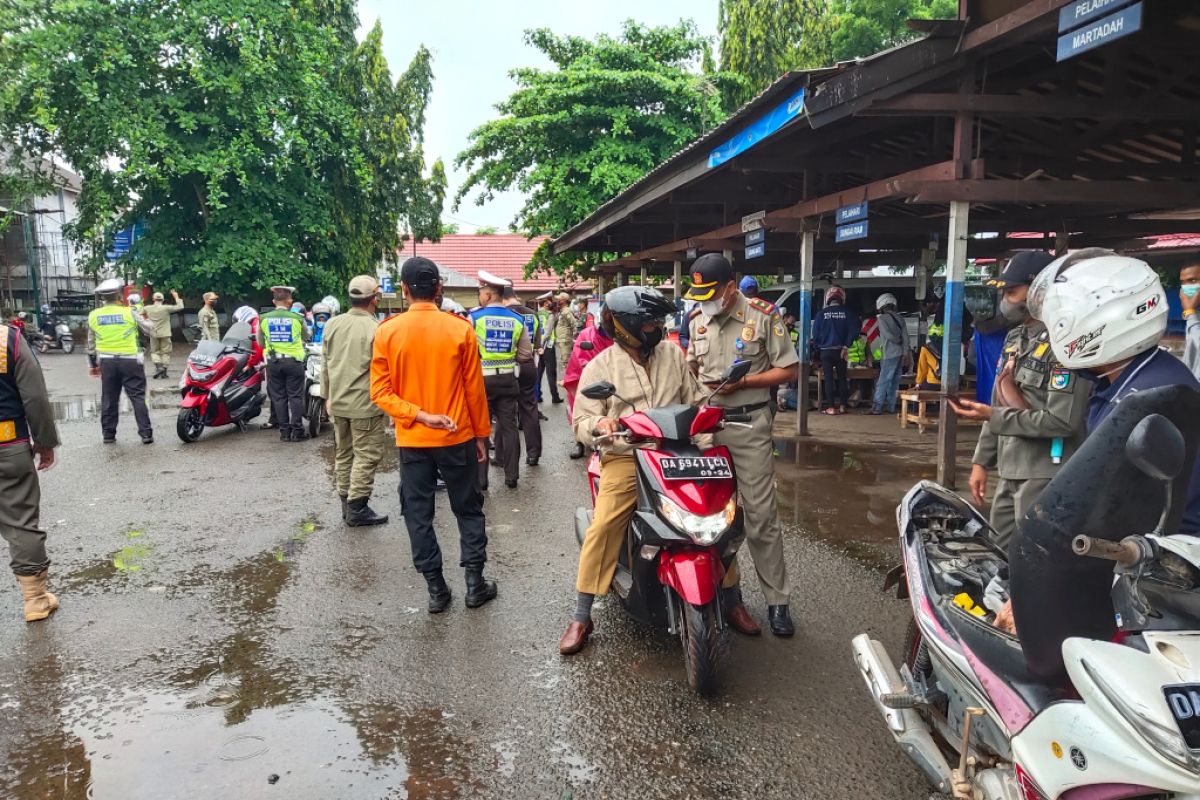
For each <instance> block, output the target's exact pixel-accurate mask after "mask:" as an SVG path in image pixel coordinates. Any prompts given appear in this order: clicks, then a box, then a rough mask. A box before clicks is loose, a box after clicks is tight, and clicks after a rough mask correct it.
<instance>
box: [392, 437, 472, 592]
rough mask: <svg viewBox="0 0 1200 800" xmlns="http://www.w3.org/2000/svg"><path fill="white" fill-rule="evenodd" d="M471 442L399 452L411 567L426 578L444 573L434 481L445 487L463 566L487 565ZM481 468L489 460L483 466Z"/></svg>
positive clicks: (403, 512)
mask: <svg viewBox="0 0 1200 800" xmlns="http://www.w3.org/2000/svg"><path fill="white" fill-rule="evenodd" d="M476 463H477V459H476V450H475V440H474V439H468V440H467V441H465V442H463V443H462V444H456V445H451V446H450V447H401V448H400V464H401V469H400V513H401V514H403V515H404V525H405V527H407V528H408V540H409V542H410V543H411V544H412V555H413V566H414V567H416V568H417V571H418V572H420V573H422V574H425V575H428V574H429V573H431V572H440V571H441V569H442V548H441V547H439V546H438V540H437V534H436V533H434V530H433V512H434V503H435V501H434V496H435V494H436V493H435V491H434V490H435V489H436V488H437V479H438V476H441V478H442V480H443V481H445V483H446V495H447V497H448V498H449V500H450V510H451V511H453V512H454V516H455V517H456V518H457V519H458V537H459V550H460V551H461V554H462V560H461V561H460V562H459V563H460V564H461V566H464V567H472V566H475V567H482V566H483V565H484V563H486V562H487V530H486V527H485V519H484V516H483V493H482V492H481V491H480V490H479V479H478V476H477V474H476V471H475V470H476V466H475V465H476ZM483 463H484V464H485V465H486V464H487V461H486V460H485V461H484V462H483Z"/></svg>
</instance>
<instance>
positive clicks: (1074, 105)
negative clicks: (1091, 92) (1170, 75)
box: [858, 92, 1200, 122]
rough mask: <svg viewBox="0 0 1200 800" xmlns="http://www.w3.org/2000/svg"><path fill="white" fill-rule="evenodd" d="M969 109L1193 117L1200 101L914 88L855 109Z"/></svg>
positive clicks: (872, 112) (902, 112)
mask: <svg viewBox="0 0 1200 800" xmlns="http://www.w3.org/2000/svg"><path fill="white" fill-rule="evenodd" d="M963 111H971V112H974V113H976V114H980V115H982V116H1017V117H1038V116H1041V117H1054V118H1057V119H1062V118H1064V117H1084V118H1087V119H1102V120H1130V121H1133V122H1139V121H1141V120H1149V119H1157V120H1172V119H1179V120H1194V119H1197V118H1200V105H1198V104H1196V103H1189V102H1184V101H1181V100H1178V99H1175V100H1173V101H1172V102H1144V101H1139V100H1136V99H1123V100H1120V101H1119V102H1118V101H1114V99H1113V98H1100V97H1097V98H1091V97H1055V96H1052V95H1020V94H957V93H952V92H944V93H942V92H917V93H912V94H906V95H902V96H900V97H894V98H891V99H888V100H879V101H876V102H874V103H872V104H871V105H870V106H868V107H867V108H866V109H864V110H862V111H860V112H858V113H859V116H868V117H869V116H885V115H888V116H890V115H897V116H927V115H934V116H953V115H954V114H957V113H959V112H963Z"/></svg>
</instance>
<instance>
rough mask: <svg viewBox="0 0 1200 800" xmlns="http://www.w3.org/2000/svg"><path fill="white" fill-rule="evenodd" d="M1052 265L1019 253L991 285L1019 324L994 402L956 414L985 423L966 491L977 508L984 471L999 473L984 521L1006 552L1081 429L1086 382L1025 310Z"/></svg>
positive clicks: (967, 403) (960, 407)
mask: <svg viewBox="0 0 1200 800" xmlns="http://www.w3.org/2000/svg"><path fill="white" fill-rule="evenodd" d="M1051 260H1052V259H1051V257H1050V256H1049V255H1048V254H1046V253H1038V252H1033V251H1029V252H1023V253H1018V254H1017V255H1016V256H1014V257H1013V259H1012V260H1011V261H1009V262H1008V266H1007V267H1006V268H1005V270H1004V273H1003V274H1002V275H1001V276H1000V277H999V278H998V279H996V280H994V281H991V282H990V283H991V285H992V286H994V287H996V288H998V289H1000V290H1001V291H1002V292H1003V293H1004V296H1003V299H1002V300H1001V302H1000V313H1001V314H1002V315H1003V316H1004V317H1005V318H1006V319H1007V320H1008V321H1009V322H1014V323H1017V325H1016V327H1014V328H1013V329H1012V330H1010V331H1009V332H1008V336H1007V337H1006V338H1005V339H1004V350H1003V352H1002V353H1001V355H1000V362H999V364H998V365H997V367H996V370H997V374H996V382H995V384H994V386H993V387H992V404H991V405H990V406H988V405H985V404H983V403H976V402H973V401H971V400H967V399H960V400H959V401H958V402H957V404H956V406H957V407H956V408H955V411H957V412H958V415H959V416H960V417H963V418H964V419H976V420H983V430H981V431H980V433H979V444H978V445H976V447H975V455H974V457H973V458H972V459H971V461H972V462H973V463H972V466H971V482H970V483H971V493H972V494H973V495H974V498H975V502H976V503H978V504H979V505H980V506H982V505H983V502H984V493H985V492H986V490H987V476H988V471H989V470H995V471H996V472H997V473H998V474H999V476H1000V481H999V483H997V484H996V493H995V495H994V496H993V497H992V510H991V515H990V518H989V522H990V523H991V526H992V528H993V529H994V530H995V531H996V542H997V544H999V545H1000V546H1001V547H1005V548H1007V547H1008V543H1009V540H1010V539H1011V538H1012V536H1013V534H1014V533H1016V530H1017V520H1018V519H1020V518H1021V517H1023V516H1025V512H1026V511H1028V510H1029V509H1030V507H1031V506H1032V505H1033V503H1034V501H1035V500H1037V498H1038V495H1039V494H1041V492H1042V489H1044V488H1046V484H1048V483H1049V482H1050V479H1051V478H1053V477H1054V476H1055V475H1056V474H1057V473H1058V470H1059V469H1060V468H1061V466H1062V464H1063V462H1065V461H1066V460H1067V459H1068V458H1070V457H1071V454H1072V453H1074V452H1075V449H1076V448H1077V447H1078V446H1079V443H1080V442H1081V441H1083V437H1084V434H1085V431H1086V426H1087V410H1088V398H1089V397H1090V396H1091V389H1092V384H1091V382H1090V381H1087V380H1083V379H1081V378H1080V377H1079V376H1078V375H1076V374H1075V373H1073V372H1071V371H1070V370H1068V369H1065V368H1064V367H1063V366H1062V364H1060V363H1059V362H1058V359H1056V358H1055V357H1054V351H1053V349H1051V347H1050V334H1049V333H1048V332H1047V331H1046V326H1045V325H1043V324H1042V323H1041V322H1039V321H1038V320H1036V319H1034V318H1033V317H1031V316H1030V315H1029V311H1028V309H1027V308H1026V306H1025V297H1026V295H1027V294H1028V292H1029V284H1030V283H1032V282H1033V279H1034V278H1036V277H1037V275H1038V273H1039V272H1041V271H1042V269H1043V268H1045V266H1046V265H1047V264H1049V263H1050V261H1051Z"/></svg>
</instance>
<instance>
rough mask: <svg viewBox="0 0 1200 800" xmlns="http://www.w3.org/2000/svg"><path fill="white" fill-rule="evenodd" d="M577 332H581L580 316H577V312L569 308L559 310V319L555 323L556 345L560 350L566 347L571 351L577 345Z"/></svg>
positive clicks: (567, 350)
mask: <svg viewBox="0 0 1200 800" xmlns="http://www.w3.org/2000/svg"><path fill="white" fill-rule="evenodd" d="M577 333H579V317H577V316H575V312H574V311H572V310H571V309H569V308H564V309H563V310H562V311H560V312H558V319H557V320H555V323H554V340H555V347H557V348H558V349H559V350H560V351H562V350H564V349H565V350H566V352H568V353H570V352H571V349H572V348H573V347H575V335H576V334H577Z"/></svg>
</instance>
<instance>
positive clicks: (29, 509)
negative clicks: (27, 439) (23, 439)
mask: <svg viewBox="0 0 1200 800" xmlns="http://www.w3.org/2000/svg"><path fill="white" fill-rule="evenodd" d="M0 498H3V501H0V535H3V536H4V540H5V541H6V542H8V553H9V556H10V557H11V561H10V563H9V566H10V567H12V571H13V572H14V573H16V574H17V575H37V574H38V573H40V572H41V571H42V570H44V569H46V567H48V566H50V558H49V556H47V555H46V532H45V531H43V530H41V529H40V528H39V527H38V521H39V513H40V509H39V506H40V504H41V501H42V493H41V487H40V486H39V485H38V476H37V470H36V469H35V468H34V463H33V453H32V452H31V451H30V449H29V445H27V444H10V445H4V446H2V447H0Z"/></svg>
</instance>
